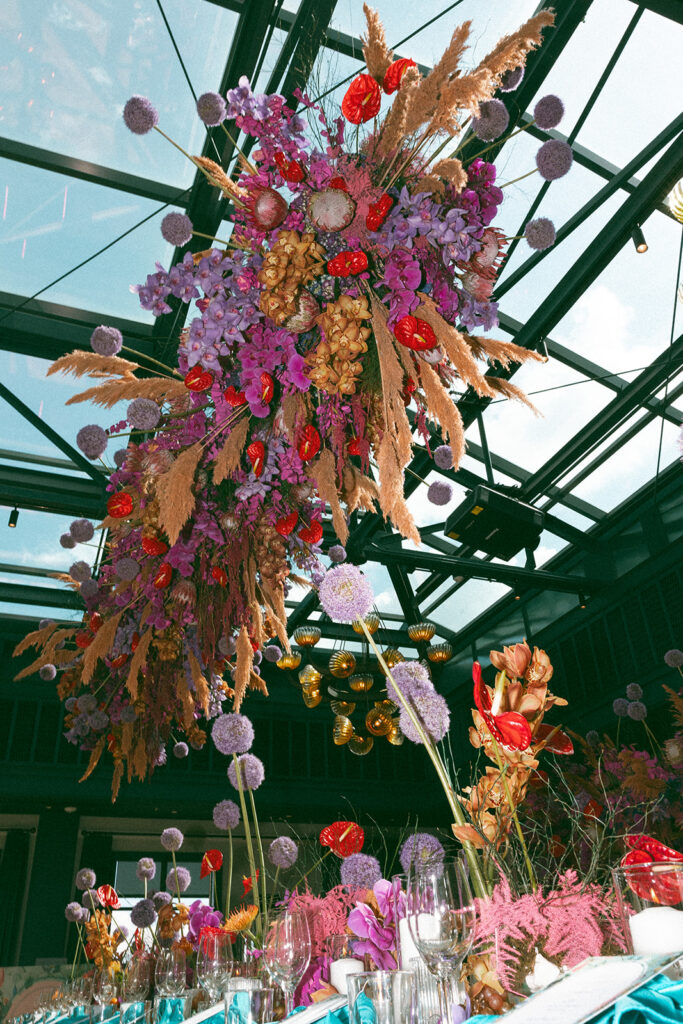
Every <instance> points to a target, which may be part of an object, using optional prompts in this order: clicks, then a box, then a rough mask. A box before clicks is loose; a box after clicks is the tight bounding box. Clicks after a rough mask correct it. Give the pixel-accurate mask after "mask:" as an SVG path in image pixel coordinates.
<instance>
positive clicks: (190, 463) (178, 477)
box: [155, 441, 202, 546]
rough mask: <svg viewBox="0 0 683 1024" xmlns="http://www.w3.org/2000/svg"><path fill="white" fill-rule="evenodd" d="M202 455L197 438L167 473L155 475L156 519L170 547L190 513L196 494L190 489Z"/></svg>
mask: <svg viewBox="0 0 683 1024" xmlns="http://www.w3.org/2000/svg"><path fill="white" fill-rule="evenodd" d="M201 454H202V446H201V443H200V442H199V441H197V443H196V444H193V445H192V447H191V448H187V449H186V450H185V451H184V452H181V454H180V455H179V456H178V458H177V459H176V460H175V462H174V463H173V465H172V466H171V468H170V469H169V470H168V472H166V473H162V474H161V476H158V477H156V478H155V483H156V496H157V501H158V502H159V522H160V524H161V527H162V529H163V530H165V531H166V535H167V537H168V541H169V544H171V546H173V544H175V542H176V541H177V540H178V537H179V536H180V531H181V530H182V528H183V526H184V525H185V523H186V522H187V520H188V519H189V518H190V516H191V515H192V511H193V509H194V505H195V496H194V493H193V491H192V486H193V484H194V474H195V470H196V469H197V463H198V462H199V459H200V457H201Z"/></svg>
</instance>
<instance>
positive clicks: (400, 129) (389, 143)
mask: <svg viewBox="0 0 683 1024" xmlns="http://www.w3.org/2000/svg"><path fill="white" fill-rule="evenodd" d="M421 81H422V75H421V74H420V72H419V71H418V69H417V68H415V67H409V68H408V70H407V71H406V72H405V74H404V75H403V78H402V79H401V88H400V89H399V90H398V92H397V93H396V98H395V99H394V102H393V103H392V105H391V107H390V109H389V112H388V114H387V116H386V117H385V119H384V123H383V124H382V130H381V134H380V138H379V141H378V143H377V154H378V156H391V155H393V153H394V152H395V151H396V150H397V149H398V147H399V146H400V145H401V143H402V142H403V140H404V138H405V136H406V134H407V132H406V121H407V118H408V114H409V111H411V110H412V107H413V104H414V102H415V96H416V94H417V89H418V86H419V84H420V82H421Z"/></svg>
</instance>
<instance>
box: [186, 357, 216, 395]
mask: <svg viewBox="0 0 683 1024" xmlns="http://www.w3.org/2000/svg"><path fill="white" fill-rule="evenodd" d="M212 384H213V374H212V373H209V371H208V370H205V369H204V367H203V366H200V365H199V363H197V365H196V366H193V367H192V369H191V370H189V371H188V372H187V373H186V374H185V387H186V388H187V390H188V391H197V392H199V391H208V390H209V388H210V387H211V385H212Z"/></svg>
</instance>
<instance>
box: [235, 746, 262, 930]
mask: <svg viewBox="0 0 683 1024" xmlns="http://www.w3.org/2000/svg"><path fill="white" fill-rule="evenodd" d="M232 760H233V764H234V765H235V778H236V779H237V788H238V790H239V794H240V805H241V807H242V821H243V822H244V838H245V839H246V842H247V856H248V857H249V868H250V870H251V891H252V892H253V894H254V903H255V904H256V906H257V907H259V913H260V906H259V904H260V900H259V894H258V878H257V877H256V862H255V861H254V846H253V844H252V841H251V829H250V828H249V817H248V815H247V802H246V800H245V799H244V787H243V785H242V772H241V770H240V765H239V761H238V760H237V754H233V755H232Z"/></svg>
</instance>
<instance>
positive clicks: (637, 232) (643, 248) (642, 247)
mask: <svg viewBox="0 0 683 1024" xmlns="http://www.w3.org/2000/svg"><path fill="white" fill-rule="evenodd" d="M631 238H632V239H633V244H634V245H635V247H636V252H647V242H646V241H645V235H644V234H643V229H642V228H641V227H640V225H638V224H636V226H635V227H634V229H633V231H632V232H631Z"/></svg>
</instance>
